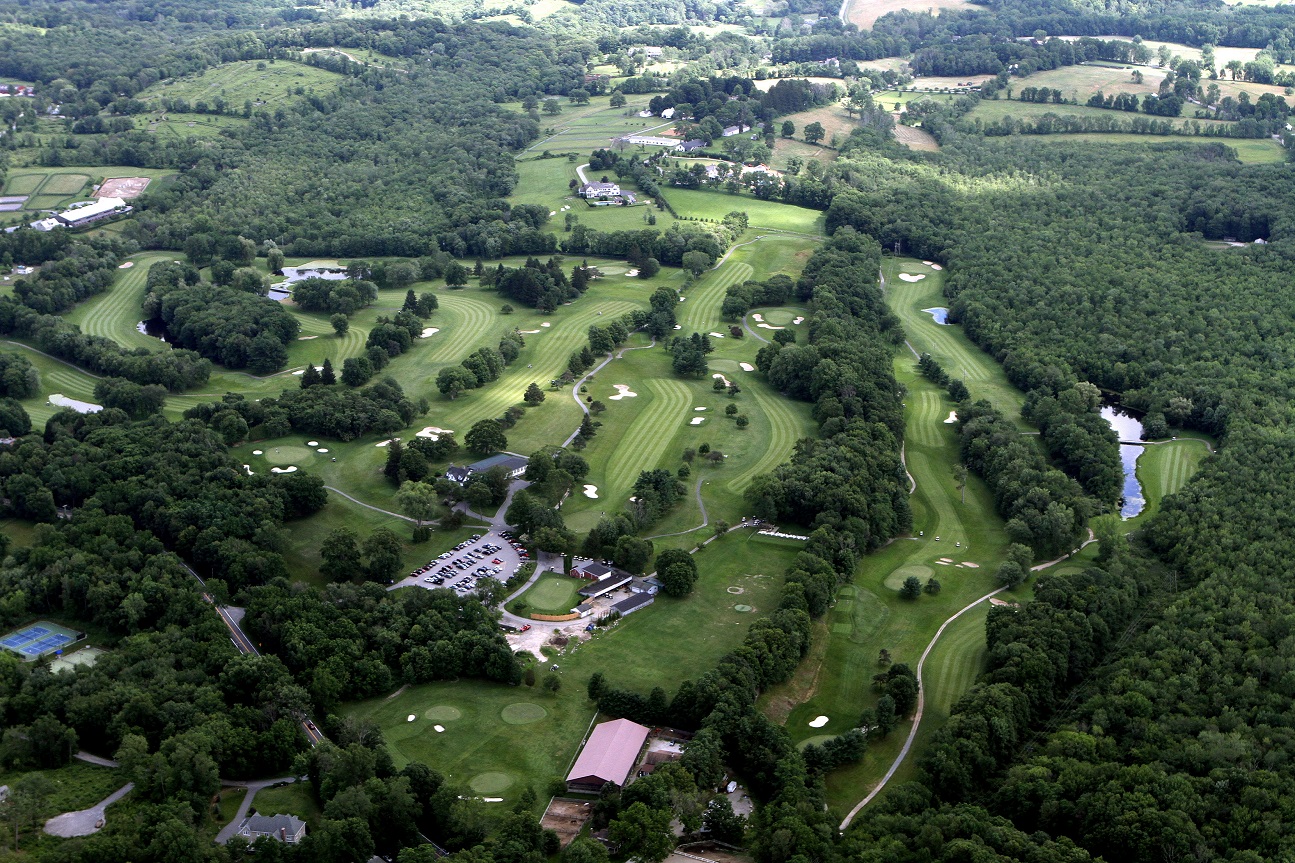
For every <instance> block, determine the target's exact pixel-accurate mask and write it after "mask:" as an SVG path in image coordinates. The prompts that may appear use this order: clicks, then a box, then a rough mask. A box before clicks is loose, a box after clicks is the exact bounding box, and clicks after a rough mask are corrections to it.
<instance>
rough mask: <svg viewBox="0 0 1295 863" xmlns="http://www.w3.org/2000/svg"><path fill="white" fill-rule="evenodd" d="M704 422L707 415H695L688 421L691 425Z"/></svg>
mask: <svg viewBox="0 0 1295 863" xmlns="http://www.w3.org/2000/svg"><path fill="white" fill-rule="evenodd" d="M704 422H706V418H705V417H693V418H692V419H691V420H689V421H688V425H690V426H699V425H701V424H702V423H704Z"/></svg>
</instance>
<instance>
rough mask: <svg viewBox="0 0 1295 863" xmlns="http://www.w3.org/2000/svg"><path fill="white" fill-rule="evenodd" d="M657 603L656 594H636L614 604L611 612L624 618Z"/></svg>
mask: <svg viewBox="0 0 1295 863" xmlns="http://www.w3.org/2000/svg"><path fill="white" fill-rule="evenodd" d="M654 602H656V596H655V594H651V593H634V594H630V595H629V596H627V597H626V598H625V599H622V600H621V601H620V602H614V603H612V607H611V610H612V611H614V612H616V613H617V614H619V615H620V616H621V617H624V616H625V615H627V614H633V613H634V612H636V611H638V610H639V609H640V608H647V607H648V606H649V605H651V604H652V603H654Z"/></svg>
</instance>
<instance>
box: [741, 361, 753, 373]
mask: <svg viewBox="0 0 1295 863" xmlns="http://www.w3.org/2000/svg"><path fill="white" fill-rule="evenodd" d="M738 367H739V368H741V369H742V371H744V372H753V371H755V366H753V365H751V364H750V363H738Z"/></svg>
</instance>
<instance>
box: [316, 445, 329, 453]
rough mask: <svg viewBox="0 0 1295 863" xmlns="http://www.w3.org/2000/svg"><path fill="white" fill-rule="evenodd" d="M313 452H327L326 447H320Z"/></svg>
mask: <svg viewBox="0 0 1295 863" xmlns="http://www.w3.org/2000/svg"><path fill="white" fill-rule="evenodd" d="M315 452H328V447H326V446H321V447H320V448H319V449H317V450H315Z"/></svg>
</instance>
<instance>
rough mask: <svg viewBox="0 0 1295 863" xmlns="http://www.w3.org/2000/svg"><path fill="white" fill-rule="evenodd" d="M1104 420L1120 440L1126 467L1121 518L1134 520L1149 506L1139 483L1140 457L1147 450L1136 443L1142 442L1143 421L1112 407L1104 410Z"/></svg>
mask: <svg viewBox="0 0 1295 863" xmlns="http://www.w3.org/2000/svg"><path fill="white" fill-rule="evenodd" d="M1102 419H1104V420H1106V422H1107V423H1108V424H1109V425H1110V427H1111V428H1112V429H1114V430H1115V434H1116V435H1118V436H1119V438H1120V462H1121V464H1123V465H1124V497H1123V499H1122V500H1121V501H1120V518H1125V519H1128V518H1133V517H1134V516H1136V515H1138V514H1140V513H1141V512H1142V510H1144V509H1145V508H1146V506H1147V499H1146V498H1145V497H1144V496H1143V494H1142V483H1140V482H1138V457H1139V456H1141V455H1142V452H1143V450H1145V449H1146V447H1145V446H1143V445H1142V444H1140V443H1135V441H1140V440H1142V421H1141V420H1139V419H1138V418H1137V417H1135V416H1133V415H1131V414H1127V413H1125V412H1124V411H1121V410H1120V409H1119V408H1117V407H1114V406H1112V405H1106V406H1104V407H1103V408H1102Z"/></svg>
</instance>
